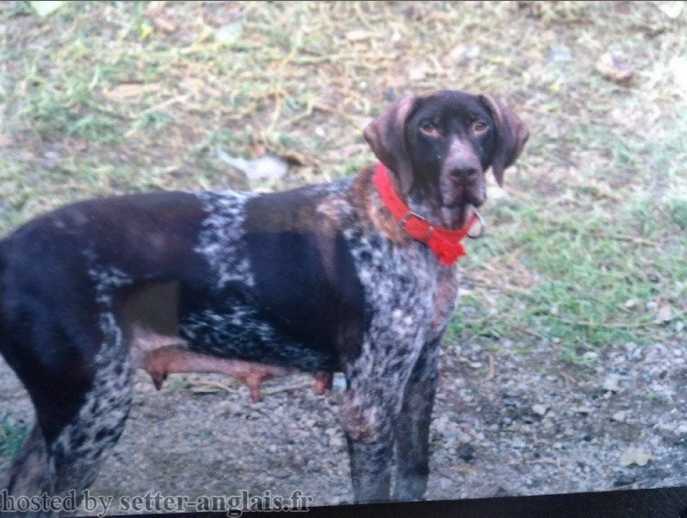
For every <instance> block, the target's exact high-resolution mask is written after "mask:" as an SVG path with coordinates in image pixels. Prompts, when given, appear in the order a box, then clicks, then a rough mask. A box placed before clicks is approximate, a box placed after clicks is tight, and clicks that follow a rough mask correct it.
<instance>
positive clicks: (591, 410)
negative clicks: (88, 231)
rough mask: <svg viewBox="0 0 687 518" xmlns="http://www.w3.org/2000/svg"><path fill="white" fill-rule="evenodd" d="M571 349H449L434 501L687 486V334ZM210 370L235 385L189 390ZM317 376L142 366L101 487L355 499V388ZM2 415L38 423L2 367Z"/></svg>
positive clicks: (115, 491)
mask: <svg viewBox="0 0 687 518" xmlns="http://www.w3.org/2000/svg"><path fill="white" fill-rule="evenodd" d="M525 346H526V347H525ZM557 347H558V346H556V345H552V344H549V343H545V342H543V341H542V342H539V343H528V344H523V343H515V342H513V341H510V340H501V341H500V342H498V343H494V342H491V343H489V344H485V343H478V342H474V343H465V344H461V345H460V346H457V345H447V346H446V347H445V348H444V352H443V355H442V362H441V382H440V387H439V391H438V395H437V403H436V406H435V413H434V420H433V424H432V433H431V445H432V451H433V455H432V461H431V476H430V481H429V489H428V493H427V497H428V498H429V499H455V498H466V497H470V498H476V497H491V496H506V495H509V496H514V495H534V494H545V493H566V492H579V491H591V490H606V489H613V488H623V489H628V488H652V487H660V486H674V485H681V484H685V483H687V406H686V400H687V391H685V390H683V387H684V386H685V382H687V363H686V357H687V354H685V351H684V349H683V347H684V346H679V345H678V344H662V343H656V344H653V345H650V346H644V347H639V346H635V345H633V344H629V345H627V346H621V347H608V348H606V349H605V350H603V351H600V352H599V357H598V359H596V361H595V367H593V368H590V367H587V368H577V367H571V366H569V365H567V364H563V363H561V361H560V359H559V358H560V355H559V353H558V349H557ZM497 351H498V352H497ZM516 351H517V352H516ZM523 351H526V352H523ZM0 362H1V361H0ZM203 381H214V382H222V383H224V384H225V385H226V387H227V390H224V389H218V391H217V392H215V393H205V394H200V393H194V392H193V390H192V389H191V390H190V389H189V384H190V385H191V387H193V386H195V385H197V384H198V383H200V382H203ZM299 384H302V385H303V386H302V388H298V387H297V385H299ZM294 385H295V386H296V388H294ZM308 385H309V378H308V377H307V376H295V377H293V378H290V379H288V380H277V381H273V382H270V383H268V384H267V385H266V388H269V389H270V391H272V392H273V393H272V394H270V395H269V396H265V398H264V399H263V401H262V402H259V403H256V404H251V403H250V400H249V395H248V391H247V389H246V388H245V387H243V386H240V385H238V384H235V383H234V382H233V381H231V380H227V379H226V378H222V377H220V376H213V375H188V376H172V377H171V378H170V379H169V380H168V382H167V384H166V386H165V387H163V389H162V390H161V391H160V392H157V391H155V389H154V388H153V386H152V384H151V382H150V381H149V379H148V378H147V375H145V374H144V373H142V372H139V373H137V376H136V389H137V390H136V396H135V399H134V404H133V407H132V411H131V416H130V418H129V421H128V424H127V428H126V430H125V432H124V434H123V436H122V439H121V440H120V442H119V443H118V445H117V446H116V448H115V450H114V452H113V454H112V455H111V456H110V457H109V458H108V459H107V460H106V462H105V463H104V465H103V468H102V470H101V472H100V476H99V477H98V479H97V481H96V483H95V485H94V486H93V488H92V490H93V493H95V494H98V495H113V496H115V497H117V496H121V495H138V494H140V495H143V494H145V493H146V492H151V491H152V492H159V493H161V494H163V495H188V496H190V497H195V496H198V495H203V494H204V495H235V494H240V492H241V490H248V491H250V492H251V493H253V494H263V493H264V492H265V491H267V490H269V491H271V492H272V494H280V495H287V494H291V493H292V492H293V491H296V490H301V491H302V492H303V493H304V494H306V495H309V496H311V497H312V499H313V500H312V505H327V504H339V503H344V502H350V501H351V498H352V495H351V490H350V482H349V476H350V475H349V468H348V457H347V452H346V441H345V438H344V436H343V434H342V432H341V429H340V426H339V423H338V413H337V410H338V406H339V402H340V399H341V392H340V391H334V392H333V393H331V394H329V395H327V396H317V395H315V394H313V393H312V391H311V390H310V388H308ZM281 388H283V390H280V389H281ZM3 415H9V416H10V418H13V419H15V420H20V421H24V422H27V423H29V422H31V421H32V410H31V407H30V404H29V402H28V399H27V396H26V394H25V392H24V390H23V388H22V387H21V385H20V384H19V382H18V381H17V380H16V378H15V377H14V375H13V373H12V372H11V371H10V370H9V368H8V367H7V365H6V364H4V363H0V417H2V416H3ZM633 459H639V462H644V464H643V465H639V464H637V463H636V460H633ZM628 462H629V464H628ZM6 466H7V459H2V458H0V470H3V469H4V468H6Z"/></svg>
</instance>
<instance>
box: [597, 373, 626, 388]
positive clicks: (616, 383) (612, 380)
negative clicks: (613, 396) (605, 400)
mask: <svg viewBox="0 0 687 518" xmlns="http://www.w3.org/2000/svg"><path fill="white" fill-rule="evenodd" d="M620 380H621V378H620V376H618V375H617V374H609V375H608V376H606V379H605V380H604V382H603V385H601V386H602V388H603V389H604V390H605V391H607V392H620Z"/></svg>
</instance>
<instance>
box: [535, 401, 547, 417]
mask: <svg viewBox="0 0 687 518" xmlns="http://www.w3.org/2000/svg"><path fill="white" fill-rule="evenodd" d="M548 410H549V407H548V406H546V405H540V404H536V405H532V412H534V413H535V414H536V415H538V416H542V417H543V416H545V415H546V412H548Z"/></svg>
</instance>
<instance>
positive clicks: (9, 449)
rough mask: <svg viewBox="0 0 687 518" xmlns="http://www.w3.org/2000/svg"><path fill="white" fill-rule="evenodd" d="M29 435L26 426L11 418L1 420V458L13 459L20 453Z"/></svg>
mask: <svg viewBox="0 0 687 518" xmlns="http://www.w3.org/2000/svg"><path fill="white" fill-rule="evenodd" d="M28 433H29V428H28V426H26V425H25V424H21V423H17V422H16V421H15V420H14V419H12V418H11V417H9V416H4V417H3V418H1V419H0V457H4V458H5V459H12V458H14V456H15V455H16V454H17V453H18V452H19V450H20V448H21V445H22V443H23V442H24V439H26V436H27V435H28Z"/></svg>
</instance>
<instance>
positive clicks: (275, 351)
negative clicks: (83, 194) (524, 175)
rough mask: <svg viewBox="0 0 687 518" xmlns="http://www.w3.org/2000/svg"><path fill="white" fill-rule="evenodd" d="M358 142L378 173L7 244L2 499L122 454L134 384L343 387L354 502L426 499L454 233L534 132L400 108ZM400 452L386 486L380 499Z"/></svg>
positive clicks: (56, 227) (70, 479) (455, 110)
mask: <svg viewBox="0 0 687 518" xmlns="http://www.w3.org/2000/svg"><path fill="white" fill-rule="evenodd" d="M364 136H365V139H366V141H367V142H368V143H369V145H370V147H371V148H372V151H373V152H374V153H375V155H376V156H377V157H378V158H379V160H380V161H381V162H380V163H379V164H378V165H377V166H375V167H371V168H368V169H366V170H364V171H362V172H361V173H360V174H358V175H357V176H355V177H353V178H347V179H344V180H340V181H336V182H333V183H328V184H322V185H313V186H308V187H303V188H300V189H295V190H291V191H287V192H277V193H269V194H253V193H239V192H202V193H187V192H153V193H147V194H134V195H126V196H117V197H110V198H105V199H95V200H89V201H82V202H79V203H74V204H71V205H68V206H65V207H62V208H60V209H58V210H55V211H53V212H49V213H47V214H45V215H42V216H40V217H37V218H36V219H34V220H32V221H30V222H28V223H26V224H25V225H23V226H22V227H20V228H19V229H17V230H16V231H15V232H14V233H12V234H11V235H9V236H7V237H5V238H4V239H3V240H2V241H0V352H2V354H3V356H4V357H5V359H6V360H7V362H8V363H9V365H10V366H11V367H12V368H13V369H14V370H15V371H16V373H17V375H18V376H19V378H20V379H21V381H22V382H23V383H24V385H25V386H26V388H27V389H28V392H29V394H30V396H31V399H32V402H33V404H34V406H35V409H36V414H37V423H36V425H35V427H34V428H33V431H32V432H31V434H30V436H29V438H28V439H27V440H26V442H25V444H24V446H23V449H22V450H21V452H20V453H19V455H18V457H17V458H16V459H15V461H14V464H13V466H12V467H11V469H10V477H9V488H8V494H10V495H22V494H24V495H33V494H38V493H42V492H44V491H45V492H47V493H48V494H52V495H57V494H63V493H65V492H67V491H68V490H71V489H76V491H77V492H80V491H81V490H82V489H84V488H87V487H88V486H89V485H90V484H91V483H92V482H93V481H94V479H95V477H96V474H97V472H98V468H99V466H100V465H101V464H102V461H103V459H104V458H105V456H106V454H107V453H108V452H110V451H111V450H112V447H113V446H114V445H115V443H116V442H117V440H118V438H119V436H120V434H121V433H122V430H123V428H124V423H125V421H126V418H127V415H128V413H129V407H130V405H131V399H132V381H131V380H132V371H133V369H135V368H143V369H146V370H147V371H148V372H149V373H150V375H151V376H152V377H153V380H154V381H155V383H156V385H157V386H159V385H160V383H162V381H163V380H164V378H165V376H166V375H167V374H168V373H170V372H191V371H196V372H223V373H226V374H229V375H232V376H235V377H237V378H239V379H241V380H243V381H244V382H245V383H247V384H248V385H249V386H250V387H251V393H252V395H253V397H254V398H258V397H259V385H260V383H261V381H262V380H264V379H267V378H270V377H273V376H278V375H283V374H286V373H288V372H292V371H293V370H298V371H306V372H311V373H313V374H314V375H315V379H316V387H317V388H318V389H319V390H323V389H326V388H327V386H328V384H329V381H330V380H331V378H330V376H331V373H332V372H335V371H342V372H343V373H344V375H345V378H346V390H345V394H344V402H343V405H342V408H341V412H342V424H343V427H344V430H345V433H346V437H347V440H348V450H349V454H350V462H351V472H352V482H353V490H354V493H355V498H356V501H358V502H370V501H383V500H388V499H390V498H393V499H398V500H409V499H420V498H422V496H423V494H424V491H425V489H426V486H427V477H428V473H429V468H428V457H429V451H428V450H429V446H428V434H429V424H430V417H431V412H432V406H433V401H434V394H435V390H436V382H437V358H438V349H439V345H440V342H441V339H442V335H443V334H444V331H445V329H446V326H447V323H448V321H449V319H450V317H451V315H452V313H453V311H454V306H455V300H456V294H457V288H458V280H457V277H456V269H455V266H454V264H455V261H456V260H457V259H458V258H459V257H460V256H461V255H462V254H463V253H464V251H463V249H462V246H461V244H460V239H461V238H462V237H464V236H465V235H466V234H467V233H468V230H469V227H470V225H471V224H472V223H473V222H474V220H475V217H476V207H479V206H480V205H481V204H482V203H483V202H484V201H485V198H486V190H485V172H486V170H487V169H488V168H489V167H491V169H492V171H493V173H494V175H495V177H496V180H497V181H498V183H499V184H501V182H502V181H503V172H504V169H506V168H507V167H509V166H510V165H511V164H512V163H513V162H514V161H515V159H516V158H517V157H518V155H519V154H520V152H521V150H522V148H523V146H524V144H525V141H526V140H527V137H528V132H527V130H526V129H525V126H524V125H523V124H522V123H521V121H520V120H519V119H518V117H517V116H516V115H515V114H514V113H513V112H512V111H511V110H509V109H508V108H507V107H506V106H505V105H503V104H502V103H500V102H498V101H496V100H494V99H492V98H491V97H488V96H483V95H471V94H467V93H463V92H458V91H441V92H438V93H435V94H432V95H428V96H422V97H407V98H404V99H401V100H400V101H398V102H396V103H395V104H394V105H392V106H391V107H390V108H389V109H388V110H387V111H386V112H385V113H383V114H382V115H381V116H379V117H378V118H377V119H375V120H374V121H372V122H371V123H370V125H369V126H368V127H367V128H366V129H365V132H364ZM394 448H395V450H396V457H395V459H396V460H395V475H394V479H395V483H394V488H393V492H392V490H391V478H392V476H391V472H392V469H391V467H392V458H393V452H394Z"/></svg>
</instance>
